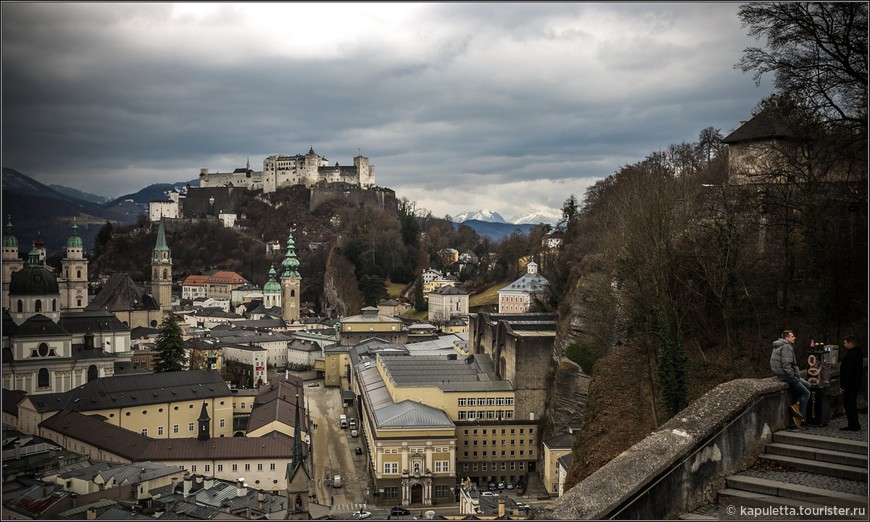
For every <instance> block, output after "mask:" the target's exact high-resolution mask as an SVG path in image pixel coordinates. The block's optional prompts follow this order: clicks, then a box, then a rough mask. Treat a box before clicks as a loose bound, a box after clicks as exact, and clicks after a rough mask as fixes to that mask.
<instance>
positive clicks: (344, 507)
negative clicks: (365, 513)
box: [330, 502, 371, 512]
mask: <svg viewBox="0 0 870 522" xmlns="http://www.w3.org/2000/svg"><path fill="white" fill-rule="evenodd" d="M369 507H371V506H369V505H368V504H363V503H361V502H360V503H356V504H335V505H333V506H332V508H331V510H330V511H337V512H345V511H360V510H365V509H368V508H369Z"/></svg>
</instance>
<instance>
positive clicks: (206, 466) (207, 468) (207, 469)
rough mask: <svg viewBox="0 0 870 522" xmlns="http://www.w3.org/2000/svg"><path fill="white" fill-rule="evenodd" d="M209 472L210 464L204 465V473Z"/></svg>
mask: <svg viewBox="0 0 870 522" xmlns="http://www.w3.org/2000/svg"><path fill="white" fill-rule="evenodd" d="M209 471H211V464H206V465H205V472H206V473H208V472H209Z"/></svg>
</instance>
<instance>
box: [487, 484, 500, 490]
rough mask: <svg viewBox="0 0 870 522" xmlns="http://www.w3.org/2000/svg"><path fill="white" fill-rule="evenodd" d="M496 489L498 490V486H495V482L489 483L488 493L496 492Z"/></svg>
mask: <svg viewBox="0 0 870 522" xmlns="http://www.w3.org/2000/svg"><path fill="white" fill-rule="evenodd" d="M497 489H498V486H497V485H496V483H495V482H490V483H489V490H490V491H495V490H497Z"/></svg>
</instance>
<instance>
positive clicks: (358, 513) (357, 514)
mask: <svg viewBox="0 0 870 522" xmlns="http://www.w3.org/2000/svg"><path fill="white" fill-rule="evenodd" d="M370 516H372V514H371V513H369V512H368V511H362V510H360V511H356V512H354V514H353V515H351V516H350V518H352V519H354V520H362V519H364V518H369V517H370Z"/></svg>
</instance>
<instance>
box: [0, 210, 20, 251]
mask: <svg viewBox="0 0 870 522" xmlns="http://www.w3.org/2000/svg"><path fill="white" fill-rule="evenodd" d="M3 246H4V247H17V246H18V239H16V238H15V236H13V235H12V218H11V217H10V218H9V222H8V223H6V234H4V235H3Z"/></svg>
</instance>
